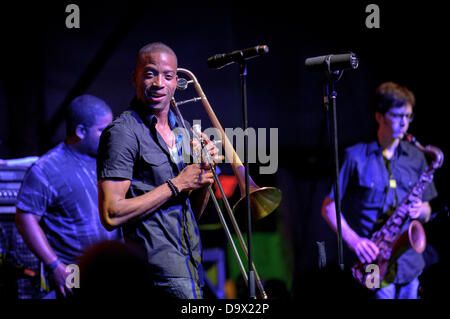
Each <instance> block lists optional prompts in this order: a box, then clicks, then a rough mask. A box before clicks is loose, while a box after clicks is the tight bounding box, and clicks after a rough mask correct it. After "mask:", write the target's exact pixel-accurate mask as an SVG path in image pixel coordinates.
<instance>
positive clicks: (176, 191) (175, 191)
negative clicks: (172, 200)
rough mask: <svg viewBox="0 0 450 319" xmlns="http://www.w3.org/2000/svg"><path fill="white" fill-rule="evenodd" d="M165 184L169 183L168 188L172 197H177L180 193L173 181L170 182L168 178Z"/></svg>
mask: <svg viewBox="0 0 450 319" xmlns="http://www.w3.org/2000/svg"><path fill="white" fill-rule="evenodd" d="M166 183H167V185H169V188H170V190H171V191H172V195H173V197H177V196H178V195H179V194H180V191H179V190H178V188H177V187H176V186H175V184H174V183H172V181H171V180H170V179H168V180H167V181H166Z"/></svg>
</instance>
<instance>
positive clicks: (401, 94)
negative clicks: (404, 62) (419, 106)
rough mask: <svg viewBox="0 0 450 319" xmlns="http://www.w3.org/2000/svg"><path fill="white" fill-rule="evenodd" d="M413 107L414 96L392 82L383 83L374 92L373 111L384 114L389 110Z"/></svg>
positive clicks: (406, 89) (403, 87) (414, 102)
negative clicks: (408, 105)
mask: <svg viewBox="0 0 450 319" xmlns="http://www.w3.org/2000/svg"><path fill="white" fill-rule="evenodd" d="M408 103H409V104H411V107H414V105H415V104H416V98H415V97H414V94H413V93H412V92H411V91H410V90H408V88H406V87H405V86H403V85H400V84H397V83H394V82H384V83H382V84H381V85H380V86H378V88H377V89H376V91H375V97H374V111H375V112H379V113H381V114H385V113H386V112H387V111H389V110H390V109H391V108H397V107H402V106H404V105H406V104H408Z"/></svg>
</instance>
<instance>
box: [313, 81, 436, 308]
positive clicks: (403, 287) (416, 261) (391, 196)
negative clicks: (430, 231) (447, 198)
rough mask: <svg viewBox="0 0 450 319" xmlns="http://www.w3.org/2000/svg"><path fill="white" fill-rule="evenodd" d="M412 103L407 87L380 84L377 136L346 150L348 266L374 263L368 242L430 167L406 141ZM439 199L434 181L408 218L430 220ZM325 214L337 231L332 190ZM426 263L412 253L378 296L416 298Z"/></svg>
mask: <svg viewBox="0 0 450 319" xmlns="http://www.w3.org/2000/svg"><path fill="white" fill-rule="evenodd" d="M414 105H415V97H414V94H413V93H412V92H411V91H410V90H408V89H407V88H406V87H404V86H401V85H399V84H396V83H393V82H386V83H382V84H381V85H380V86H379V87H378V88H377V89H376V92H375V99H374V108H375V109H374V117H375V120H376V122H377V124H378V128H377V134H376V138H375V139H374V140H373V141H371V142H361V143H358V144H356V145H353V146H350V147H348V148H347V149H346V150H345V154H344V159H343V162H342V165H341V169H340V180H339V185H340V189H341V201H342V205H341V207H342V212H341V230H342V239H343V241H344V242H345V243H346V248H345V251H344V260H345V263H346V264H348V265H351V264H353V263H354V262H355V261H358V260H359V261H361V262H362V263H371V262H373V261H375V259H376V257H377V255H378V254H379V248H378V247H377V245H376V244H375V243H374V242H372V241H371V240H370V239H369V238H370V235H371V234H372V233H373V232H374V231H375V230H377V229H379V228H380V227H381V226H382V224H383V221H386V219H387V217H388V216H389V214H392V212H393V211H394V210H395V208H396V207H397V205H398V204H399V202H400V201H401V200H402V199H403V198H404V197H405V196H406V195H407V194H408V193H409V191H410V189H411V188H412V187H413V185H414V184H415V183H416V182H417V180H418V178H419V176H420V175H421V173H422V172H423V171H424V170H425V169H426V167H427V162H426V159H425V156H424V154H423V153H422V152H421V151H420V150H419V149H417V148H416V147H414V146H412V145H410V144H409V143H407V142H405V141H402V138H403V136H404V134H405V133H406V132H407V130H408V127H409V124H410V123H411V121H412V119H413V107H414ZM436 196H437V192H436V189H435V187H434V184H432V183H431V184H430V185H429V186H428V187H427V189H426V190H425V191H424V192H423V194H422V198H418V199H417V200H416V201H415V203H414V205H413V206H412V208H411V209H410V210H409V217H410V218H411V219H412V220H414V219H416V220H419V221H421V222H427V221H428V220H429V219H430V215H431V207H430V204H429V201H430V200H431V199H433V198H434V197H436ZM321 213H322V217H323V218H324V219H325V220H326V221H327V223H328V224H329V225H330V227H331V228H332V229H333V230H334V231H336V229H337V224H336V210H335V203H334V195H333V191H330V193H329V194H328V195H327V196H326V197H325V199H324V201H323V204H322V210H321ZM408 226H409V223H405V225H403V229H404V230H406V229H408ZM403 229H402V230H403ZM347 248H348V249H347ZM424 265H425V263H424V260H423V257H422V255H421V254H419V253H417V252H415V251H414V250H413V249H408V250H407V251H406V252H405V253H404V254H403V255H401V257H400V258H399V259H398V260H397V261H396V267H393V269H394V273H393V276H395V279H394V280H393V282H392V283H391V284H389V285H388V286H386V287H383V288H381V289H378V290H377V291H376V292H375V295H374V298H376V299H417V297H418V287H419V279H418V276H419V275H420V274H421V272H422V270H423V268H424Z"/></svg>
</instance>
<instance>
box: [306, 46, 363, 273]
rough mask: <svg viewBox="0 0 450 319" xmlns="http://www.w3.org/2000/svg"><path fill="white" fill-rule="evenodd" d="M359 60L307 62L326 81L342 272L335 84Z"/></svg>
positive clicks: (350, 57) (337, 58) (342, 57)
mask: <svg viewBox="0 0 450 319" xmlns="http://www.w3.org/2000/svg"><path fill="white" fill-rule="evenodd" d="M358 64H359V63H358V58H357V57H356V55H355V54H354V53H352V52H350V53H347V54H337V55H334V54H329V55H324V56H319V57H313V58H309V59H306V60H305V66H306V69H307V70H308V71H312V72H314V71H322V73H323V74H324V75H325V78H326V80H325V81H324V84H323V95H324V96H323V101H324V107H325V110H326V112H327V122H328V132H329V134H330V143H331V145H332V148H333V157H334V170H335V176H334V183H333V191H334V203H335V207H336V224H337V230H336V233H337V242H338V263H339V266H340V268H341V270H344V259H343V253H344V250H343V242H342V229H341V194H340V187H339V155H338V154H339V153H338V135H337V119H336V97H337V92H336V90H335V83H336V82H337V81H339V79H340V78H341V77H342V74H343V73H344V69H348V68H350V69H356V68H357V67H358Z"/></svg>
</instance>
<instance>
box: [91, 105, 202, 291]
mask: <svg viewBox="0 0 450 319" xmlns="http://www.w3.org/2000/svg"><path fill="white" fill-rule="evenodd" d="M156 121H157V118H156V117H155V116H154V115H152V114H151V113H150V112H149V109H148V106H144V105H142V104H141V103H140V102H139V101H137V99H136V98H135V99H133V101H132V102H131V107H130V108H129V109H128V110H127V111H125V112H123V113H122V114H121V115H120V117H119V118H117V119H116V120H115V121H113V122H112V123H111V124H110V125H109V126H108V127H107V128H106V129H105V130H104V131H103V132H102V136H101V138H100V145H99V156H98V159H97V165H98V166H97V169H98V178H99V179H115V178H120V179H128V180H130V181H131V185H130V188H129V190H128V192H127V194H126V197H127V198H132V197H136V196H139V195H142V194H145V193H147V192H149V191H151V190H152V189H154V188H156V187H158V186H160V185H162V184H164V183H165V182H166V181H167V180H168V179H171V178H173V177H175V176H177V175H178V174H179V173H180V171H181V170H182V169H183V168H184V167H185V166H186V164H185V163H184V162H183V161H180V162H178V163H176V162H174V161H173V159H172V157H171V155H170V151H169V149H168V148H167V145H166V143H165V142H164V140H163V139H162V137H161V136H160V134H159V133H158V132H157V130H156V128H155V124H156ZM185 124H186V127H187V128H188V130H189V131H188V132H185V131H184V130H182V129H181V127H182V124H181V120H180V119H179V118H178V117H176V116H175V115H174V113H173V112H172V111H169V125H170V126H171V128H172V129H173V130H174V131H175V132H180V131H183V132H184V133H185V135H184V138H183V137H182V136H180V134H178V135H176V136H177V147H178V150H179V154H180V155H181V153H182V152H181V151H182V150H184V151H185V152H186V153H188V154H190V150H186V143H183V141H184V142H185V141H186V140H187V141H189V139H190V137H189V134H190V125H189V123H187V122H185ZM183 146H184V147H183ZM187 147H189V143H187ZM180 157H181V156H180ZM123 233H124V237H125V239H126V240H128V241H132V242H135V243H137V244H139V245H141V246H142V247H143V248H144V249H145V251H146V253H147V259H148V262H149V264H150V266H151V268H152V270H153V275H154V276H155V277H158V276H160V277H181V278H189V279H190V280H191V281H192V282H193V283H194V282H196V283H197V284H198V286H202V285H203V271H202V267H201V242H200V233H199V229H198V226H197V222H196V220H195V216H194V214H193V212H192V209H191V204H190V201H189V198H188V197H187V194H186V193H181V195H180V196H178V197H176V198H171V199H170V200H169V201H167V202H166V203H165V204H163V205H162V206H161V207H160V208H158V209H157V210H156V211H155V212H154V213H152V214H150V215H148V216H147V217H146V218H144V219H141V220H138V221H136V222H132V223H128V224H126V225H125V226H123Z"/></svg>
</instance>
